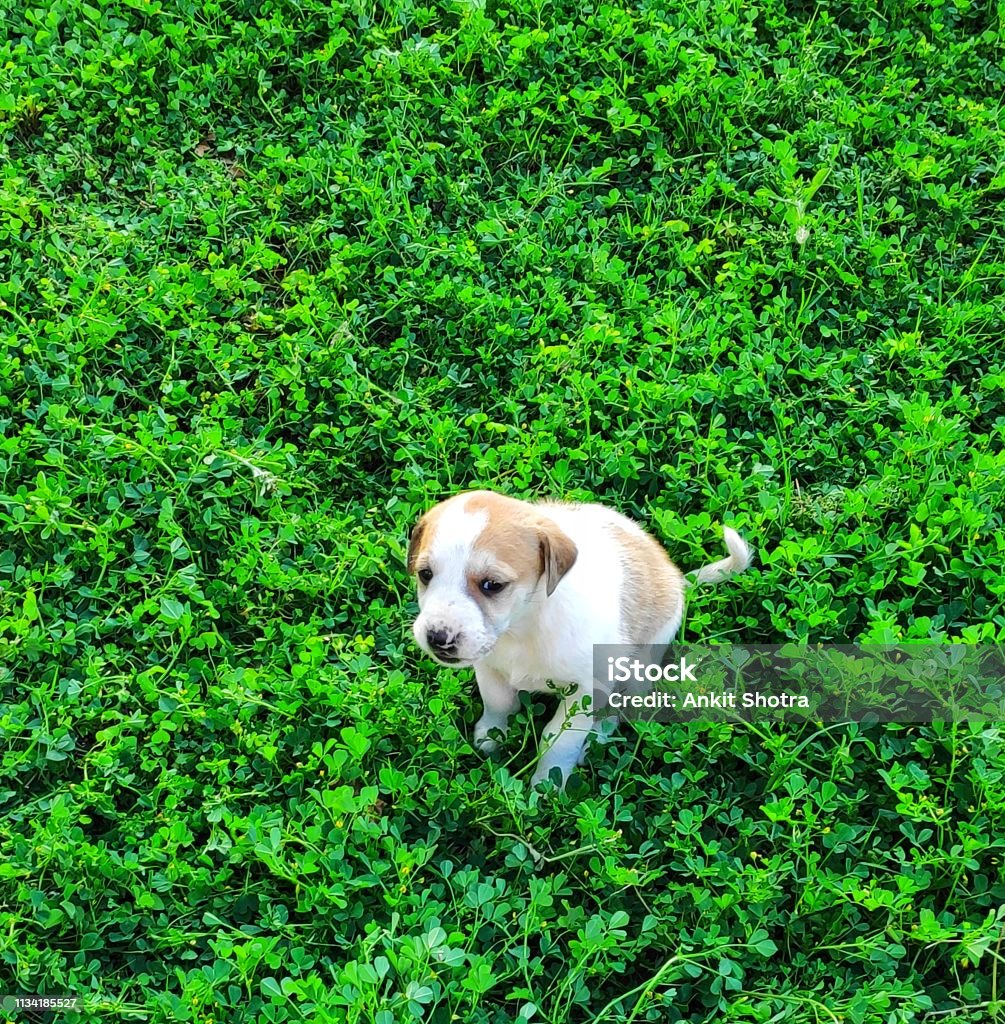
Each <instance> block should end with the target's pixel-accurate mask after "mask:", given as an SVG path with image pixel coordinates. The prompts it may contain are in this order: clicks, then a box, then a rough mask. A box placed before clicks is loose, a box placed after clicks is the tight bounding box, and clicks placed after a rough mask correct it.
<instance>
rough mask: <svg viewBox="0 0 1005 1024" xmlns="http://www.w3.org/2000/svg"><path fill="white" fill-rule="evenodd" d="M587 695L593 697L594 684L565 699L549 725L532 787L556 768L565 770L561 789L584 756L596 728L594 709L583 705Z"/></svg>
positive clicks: (531, 782)
mask: <svg viewBox="0 0 1005 1024" xmlns="http://www.w3.org/2000/svg"><path fill="white" fill-rule="evenodd" d="M584 697H591V698H592V685H591V686H589V687H583V686H578V687H577V688H576V690H575V692H574V693H571V694H569V695H568V696H567V697H563V698H562V702H561V703H560V704H559V706H558V711H556V712H555V717H554V718H552V720H551V721H550V722H549V723H548V724H547V725H546V726H545V729H544V733H543V734H542V736H541V750H542V753H541V758H540V760H539V761H538V764H537V770H536V771H535V772H534V774H533V776H532V777H531V780H530V784H531V786H536V785H537V784H538V783H539V782H543V781H544V780H545V779H547V778H548V775H549V773H550V772H551V769H552V768H556V767H557V768H558V769H559V770H560V771H561V773H562V782H561V786H560V788H562V789H564V788H565V784H566V782H567V781H568V779H569V776H570V775H571V774H572V770H573V769H574V768H575V767H576V765H577V764H579V763H580V761H582V759H583V752H584V747H585V744H586V738H587V736H589V735H590V733H591V732H592V731H593V712H592V710H585V709H584V707H583V699H584Z"/></svg>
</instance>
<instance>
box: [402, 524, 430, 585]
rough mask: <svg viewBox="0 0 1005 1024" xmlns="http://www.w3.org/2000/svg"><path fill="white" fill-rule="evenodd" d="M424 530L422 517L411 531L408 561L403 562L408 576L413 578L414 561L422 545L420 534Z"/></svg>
mask: <svg viewBox="0 0 1005 1024" xmlns="http://www.w3.org/2000/svg"><path fill="white" fill-rule="evenodd" d="M425 529H426V517H425V516H423V517H422V518H421V519H420V520H419V521H418V522H417V523H416V524H415V527H414V529H413V530H412V536H411V537H409V539H408V559H407V561H406V562H405V567H406V569H407V570H408V575H409V576H413V575H414V574H415V559H416V558H417V557H418V554H419V545H420V544H421V543H422V534H423V532H424V531H425Z"/></svg>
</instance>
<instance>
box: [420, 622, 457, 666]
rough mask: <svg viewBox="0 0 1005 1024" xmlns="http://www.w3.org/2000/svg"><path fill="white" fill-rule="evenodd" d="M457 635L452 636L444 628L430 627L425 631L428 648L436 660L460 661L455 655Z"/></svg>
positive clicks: (447, 662) (448, 662)
mask: <svg viewBox="0 0 1005 1024" xmlns="http://www.w3.org/2000/svg"><path fill="white" fill-rule="evenodd" d="M459 639H460V637H459V636H454V635H452V634H451V633H449V632H447V630H445V629H430V630H427V631H426V643H427V644H429V650H430V652H431V653H432V655H433V657H434V658H436V660H437V661H442V662H445V663H446V664H448V665H449V664H452V663H453V662H457V661H460V660H461V659H460V658H458V657H457V641H458V640H459Z"/></svg>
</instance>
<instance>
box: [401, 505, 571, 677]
mask: <svg viewBox="0 0 1005 1024" xmlns="http://www.w3.org/2000/svg"><path fill="white" fill-rule="evenodd" d="M576 555H577V551H576V545H575V544H573V542H572V541H571V540H570V539H569V538H568V537H567V536H566V535H565V534H564V533H563V532H562V531H561V530H560V529H559V528H558V526H556V525H555V523H553V522H551V521H550V520H549V519H547V518H545V517H544V516H542V515H541V514H540V513H539V512H538V511H537V510H536V509H535V508H534V506H533V505H529V504H527V503H526V502H523V501H516V500H515V499H513V498H506V497H503V496H502V495H500V494H493V493H492V492H490V491H471V492H469V493H467V494H459V495H457V496H456V497H454V498H449V499H448V500H447V501H444V502H441V503H440V504H439V505H437V506H436V507H435V508H433V509H431V510H430V511H429V512H427V513H426V514H425V515H424V516H423V517H422V519H420V520H419V522H418V524H417V525H416V527H415V529H414V530H413V531H412V538H411V541H410V543H409V547H408V571H409V573H411V574H413V575H414V576H415V577H416V580H417V582H418V588H419V615H418V618H416V620H415V623H414V625H413V627H412V632H413V633H414V635H415V639H416V642H417V643H418V645H419V646H420V647H421V648H422V649H423V650H424V651H425V652H426V653H427V654H430V655H432V656H433V657H434V658H435V659H436V660H437V661H439V662H441V663H442V664H444V665H470V664H471V663H472V662H475V661H478V660H479V659H480V658H484V657H485V656H486V655H487V654H488V653H489V652H490V651H491V650H492V648H493V647H495V645H496V642H497V641H498V639H499V638H500V637H501V636H502V635H503V634H504V633H505V632H506V631H507V630H508V629H509V628H510V627H511V626H512V625H514V624H515V623H516V622H517V621H519V619H520V618H522V617H523V616H524V615H525V614H526V613H527V612H528V610H529V609H530V607H531V605H532V603H533V602H534V601H535V600H541V599H542V598H543V597H547V596H550V595H551V594H552V592H553V591H554V589H555V587H557V586H558V584H559V582H560V580H561V579H562V577H563V576H564V575H565V574H566V573H567V572H568V571H569V569H571V568H572V565H573V563H574V562H575V561H576Z"/></svg>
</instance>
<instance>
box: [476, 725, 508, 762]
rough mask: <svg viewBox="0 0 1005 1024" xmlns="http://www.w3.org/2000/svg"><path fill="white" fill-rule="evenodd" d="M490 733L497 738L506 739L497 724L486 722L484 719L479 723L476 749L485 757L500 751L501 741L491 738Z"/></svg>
mask: <svg viewBox="0 0 1005 1024" xmlns="http://www.w3.org/2000/svg"><path fill="white" fill-rule="evenodd" d="M489 733H495V734H496V736H499V737H501V738H503V739H505V733H503V731H502V729H500V728H499V726H498V724H497V723H495V722H485V720H484V719H482V720H481V721H479V722H478V724H477V725H476V726H475V749H476V750H477V751H478V753H479V754H481V755H482V756H483V757H488V756H489V754H493V753H495V751H497V750H498V749H499V740H498V739H496V738H495V737H494V736H490V735H489Z"/></svg>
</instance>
